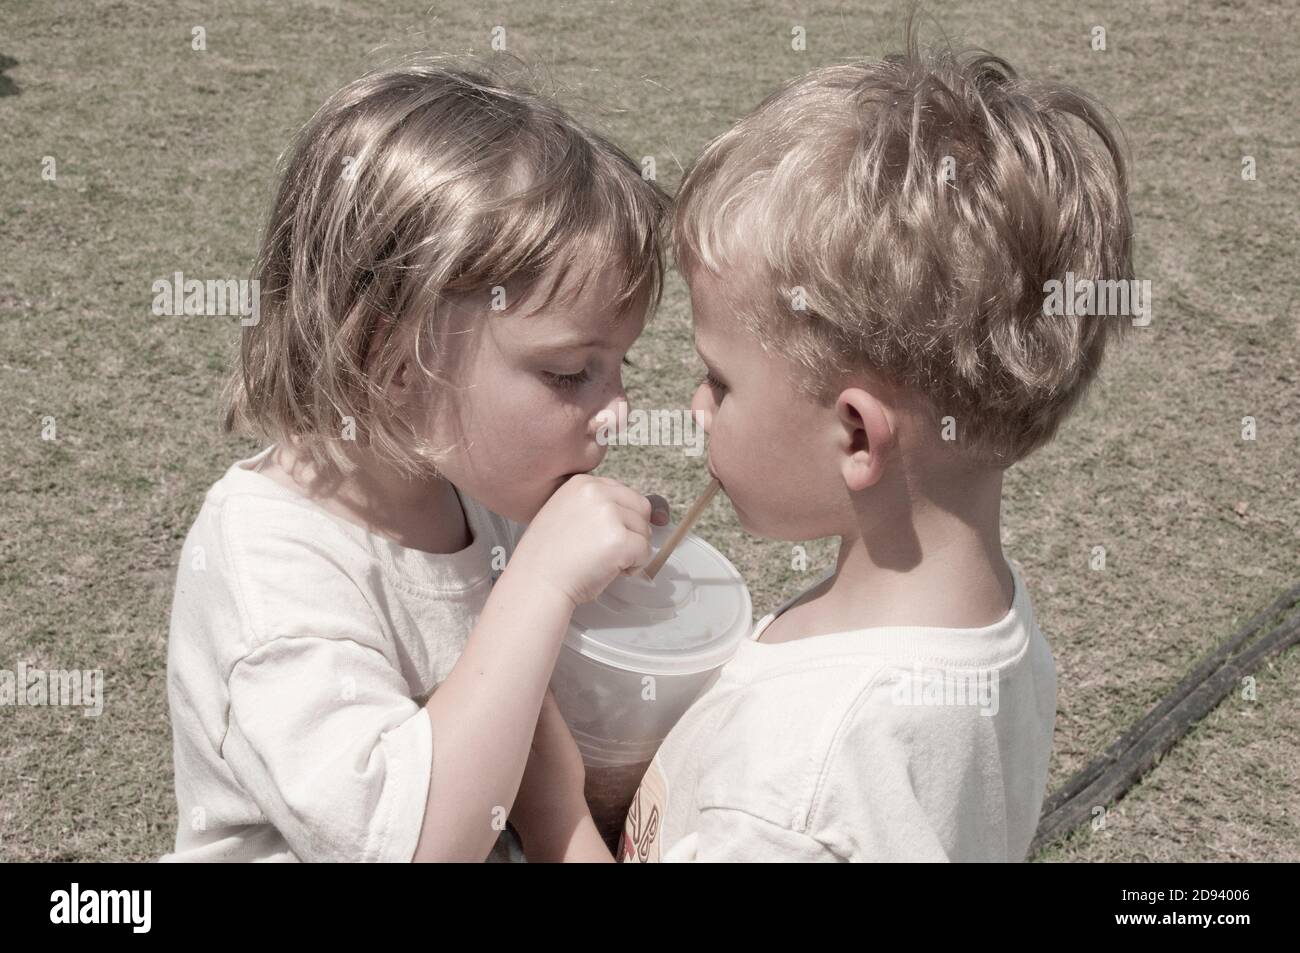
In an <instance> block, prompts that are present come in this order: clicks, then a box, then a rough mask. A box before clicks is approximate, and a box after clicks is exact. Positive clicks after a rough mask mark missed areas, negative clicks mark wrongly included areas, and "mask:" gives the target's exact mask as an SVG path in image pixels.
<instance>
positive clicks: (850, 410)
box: [835, 387, 897, 493]
mask: <svg viewBox="0 0 1300 953" xmlns="http://www.w3.org/2000/svg"><path fill="white" fill-rule="evenodd" d="M835 413H836V416H837V417H838V418H839V424H840V427H841V434H842V436H841V445H842V447H843V450H844V455H843V457H842V458H841V462H840V471H841V472H842V473H843V475H844V485H845V486H847V487H848V488H849V492H850V493H856V492H858V491H859V490H865V489H866V488H867V487H869V486H874V485H875V484H876V483H878V482H879V481H880V478H881V477H882V476H884V473H885V461H886V459H887V458H888V457H889V455H890V453H892V452H893V449H894V447H895V445H896V442H897V430H896V428H895V420H894V415H893V413H892V411H891V410H890V409H889V408H888V407H887V406H885V404H884V403H883V402H882V401H881V400H880V399H878V398H877V397H876V396H874V395H873V394H871V393H870V392H868V391H865V390H863V389H862V388H860V387H847V388H845V389H844V390H843V391H841V392H840V395H839V397H837V398H836V399H835Z"/></svg>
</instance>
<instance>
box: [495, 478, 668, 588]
mask: <svg viewBox="0 0 1300 953" xmlns="http://www.w3.org/2000/svg"><path fill="white" fill-rule="evenodd" d="M659 514H662V516H660V515H659ZM652 518H653V521H654V523H655V524H656V525H663V524H664V523H667V522H668V504H667V502H666V501H665V500H664V499H663V497H658V496H656V497H645V496H642V495H641V494H640V493H637V492H636V491H635V490H632V489H630V488H628V487H626V486H624V485H623V484H622V483H619V482H618V481H617V480H611V479H609V478H608V477H596V476H590V475H589V474H579V475H577V476H574V477H570V478H569V479H568V480H567V481H566V482H565V483H564V485H563V486H561V487H560V488H559V489H558V490H556V492H555V495H554V496H552V497H551V498H550V499H549V500H547V502H546V505H545V506H543V507H542V509H541V511H540V512H539V513H538V514H537V516H536V517H535V518H534V519H533V521H532V523H531V524H529V527H528V531H527V532H525V533H524V536H523V539H521V540H520V541H519V545H518V547H516V549H515V552H514V555H513V556H512V557H511V558H510V564H509V565H510V567H512V568H514V569H515V571H516V572H519V573H524V574H526V576H527V577H531V578H532V579H534V580H535V581H536V582H538V583H540V584H543V585H546V586H548V587H550V588H553V589H555V590H556V591H558V592H560V593H562V594H563V595H564V596H566V597H567V598H568V599H569V600H570V601H571V602H572V603H573V605H574V606H579V605H581V604H583V603H584V602H590V601H591V600H593V599H595V598H596V597H597V596H598V595H600V594H601V592H603V591H604V589H605V587H606V586H608V585H609V584H610V583H611V582H613V581H614V579H615V578H616V577H617V576H618V575H619V574H620V573H629V572H633V571H635V570H637V569H639V568H640V567H642V566H644V565H645V564H646V563H648V562H649V561H650V555H651V549H650V527H651V523H652ZM521 567H522V568H521ZM508 571H509V569H507V572H508Z"/></svg>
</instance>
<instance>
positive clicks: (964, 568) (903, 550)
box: [788, 471, 1015, 635]
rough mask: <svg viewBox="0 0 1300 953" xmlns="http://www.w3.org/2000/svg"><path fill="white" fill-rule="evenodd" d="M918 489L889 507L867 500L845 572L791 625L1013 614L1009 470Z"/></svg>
mask: <svg viewBox="0 0 1300 953" xmlns="http://www.w3.org/2000/svg"><path fill="white" fill-rule="evenodd" d="M927 490H929V488H927ZM916 493H917V491H916V488H915V487H912V488H900V491H899V494H898V495H897V496H896V497H895V499H896V500H897V501H898V503H899V505H897V506H883V507H882V506H880V505H879V503H880V501H879V499H877V500H876V501H875V502H874V503H873V504H872V505H871V506H870V507H868V506H866V505H865V504H864V505H863V506H862V507H860V508H859V509H858V511H857V515H858V519H857V526H856V530H857V531H856V532H852V531H850V532H846V533H844V534H843V536H842V540H841V543H840V552H839V558H838V560H837V566H836V573H835V576H834V577H833V578H832V579H831V580H830V581H829V583H828V584H827V585H826V586H825V587H822V588H821V594H820V595H816V596H815V597H814V598H812V599H810V600H809V601H808V603H806V605H807V609H805V610H804V612H803V616H804V618H803V620H802V621H801V622H800V624H799V625H798V626H792V627H790V629H789V630H788V631H789V634H793V632H794V631H796V630H805V629H807V630H808V631H807V633H806V634H808V635H813V634H823V633H826V632H838V631H848V630H852V629H861V628H876V627H880V626H926V627H936V628H958V629H966V628H979V627H982V626H987V625H992V624H993V623H995V622H997V621H999V620H1001V619H1002V618H1003V617H1005V616H1006V614H1007V612H1008V611H1009V610H1010V608H1011V603H1012V599H1013V597H1014V592H1015V583H1014V579H1013V577H1012V575H1011V570H1010V569H1009V568H1008V566H1007V564H1006V560H1005V559H1004V557H1003V555H1002V542H1001V519H1000V516H1001V501H1002V474H1001V472H1000V471H993V472H991V473H985V474H980V475H977V476H974V477H970V478H964V479H963V480H961V481H957V482H955V483H954V484H953V485H952V486H950V487H949V488H947V489H945V490H943V491H942V492H940V493H938V494H936V495H935V496H921V497H920V498H919V499H918V497H917V495H916ZM908 497H910V501H907V498H908ZM813 630H815V631H813Z"/></svg>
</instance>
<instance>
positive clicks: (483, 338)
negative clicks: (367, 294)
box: [426, 269, 645, 522]
mask: <svg viewBox="0 0 1300 953" xmlns="http://www.w3.org/2000/svg"><path fill="white" fill-rule="evenodd" d="M616 280H617V278H616V274H615V272H614V271H613V270H612V269H610V270H606V271H604V272H601V273H597V274H594V275H592V276H591V278H590V279H589V280H588V282H587V285H586V288H585V289H584V290H583V292H582V293H581V294H579V295H576V296H573V295H571V294H569V292H570V291H571V287H563V288H561V289H560V293H559V294H558V295H556V297H555V299H554V300H553V301H552V302H551V303H550V304H549V305H547V306H546V307H545V308H540V309H539V307H538V306H539V305H540V304H541V302H542V301H543V300H544V297H545V290H546V288H545V285H544V284H541V286H540V287H538V286H535V287H534V288H532V289H529V290H528V291H526V292H522V293H521V294H522V297H521V298H520V300H518V301H515V300H512V299H510V298H509V297H507V300H506V302H505V304H506V308H505V310H498V311H494V310H492V307H491V301H490V299H489V298H487V297H486V296H485V300H484V301H482V302H478V301H468V302H464V303H463V304H462V305H458V306H457V307H456V308H455V309H453V313H452V314H451V315H450V316H449V320H448V322H447V324H446V329H447V330H446V336H445V337H444V338H443V341H444V343H445V346H446V347H447V348H449V349H450V351H449V352H450V353H456V354H458V366H457V367H455V368H453V369H452V371H451V372H450V374H449V377H450V378H451V380H452V381H453V382H454V383H453V384H452V386H450V387H449V386H447V385H439V384H434V385H432V387H431V390H430V393H429V394H428V397H427V399H428V403H429V404H430V405H432V407H433V408H434V410H433V412H432V414H431V415H430V423H429V426H428V427H427V429H426V436H427V438H428V439H429V440H430V441H431V442H433V443H435V444H436V445H438V446H454V449H453V450H452V452H451V453H450V454H448V455H447V456H446V457H444V458H443V459H442V461H441V462H440V464H439V466H440V469H441V470H442V473H443V475H444V476H445V477H446V478H447V479H449V480H450V481H451V482H452V483H454V484H455V485H456V486H457V487H458V488H460V489H461V490H463V491H464V492H466V493H468V494H469V495H470V496H471V497H473V498H474V499H475V500H477V501H478V502H480V503H482V504H483V505H484V506H486V507H487V508H488V509H491V510H493V511H494V512H497V513H499V514H501V515H502V516H505V517H507V518H509V519H512V520H515V521H518V522H528V521H530V520H531V519H532V518H533V517H534V516H536V515H537V512H538V510H540V509H541V508H542V505H543V504H544V503H545V502H546V501H547V500H548V499H550V497H551V495H552V494H553V493H554V492H555V491H556V490H557V489H559V487H560V486H561V484H563V483H564V481H565V480H567V479H568V478H569V477H571V476H573V475H574V474H575V473H585V472H587V471H590V470H593V469H595V468H596V467H597V466H598V465H599V464H600V462H601V461H602V460H603V459H604V457H605V451H606V447H605V446H603V445H601V444H600V443H598V442H597V441H596V433H597V429H598V425H599V420H598V417H597V415H599V414H600V413H601V411H606V410H612V411H615V412H616V411H617V406H618V403H619V401H624V400H626V399H627V395H626V393H625V392H624V390H623V377H622V362H623V357H624V355H626V354H627V351H628V349H629V348H630V347H631V346H632V344H633V342H634V341H636V339H637V337H638V336H640V334H641V331H642V329H643V327H644V325H645V317H644V314H645V309H644V307H643V306H640V307H637V308H634V309H633V310H632V311H631V312H630V313H629V314H628V315H626V316H622V317H619V316H617V315H615V314H614V313H613V311H612V309H611V307H610V302H611V301H612V300H613V299H614V296H615V293H616V290H617V285H616ZM539 284H540V283H539ZM510 290H511V289H507V296H508V295H509V294H510ZM638 305H642V303H640V302H638Z"/></svg>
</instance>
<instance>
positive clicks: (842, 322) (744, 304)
mask: <svg viewBox="0 0 1300 953" xmlns="http://www.w3.org/2000/svg"><path fill="white" fill-rule="evenodd" d="M1127 192H1128V177H1127V172H1126V168H1125V160H1124V155H1123V152H1122V150H1121V147H1120V139H1119V136H1118V134H1117V133H1116V131H1115V130H1114V129H1113V128H1112V125H1111V124H1110V123H1109V122H1108V121H1107V118H1106V114H1105V111H1104V109H1103V107H1101V106H1100V105H1099V104H1098V103H1097V102H1095V101H1094V100H1093V99H1091V98H1090V97H1089V96H1087V95H1086V94H1084V93H1082V92H1080V91H1079V90H1076V89H1072V88H1070V87H1068V86H1064V85H1061V84H1058V83H1051V82H1039V81H1033V80H1029V79H1024V78H1022V77H1020V76H1018V75H1017V73H1016V71H1015V70H1014V69H1013V68H1012V67H1011V66H1010V65H1009V64H1008V63H1007V62H1006V61H1005V60H1002V59H1000V58H999V57H997V56H993V55H992V54H989V53H986V52H983V51H978V50H973V51H962V52H956V51H953V50H952V49H951V48H949V47H947V46H939V47H936V48H931V49H925V50H922V49H921V48H920V46H919V44H918V42H917V38H916V33H915V31H914V29H913V27H912V24H911V22H910V21H909V26H908V31H907V37H906V44H905V50H904V52H903V53H901V54H898V55H894V56H890V57H887V58H885V59H884V60H880V61H874V62H858V63H852V64H849V65H840V66H826V67H823V68H820V69H815V70H813V71H812V72H810V73H808V74H807V75H805V76H802V77H800V78H798V79H796V80H794V81H792V82H790V83H788V84H787V85H786V86H784V87H783V88H782V89H780V90H778V91H776V92H775V93H773V94H772V95H771V96H769V97H768V98H767V99H766V100H764V101H763V103H762V104H761V105H759V106H758V107H757V108H756V109H755V110H754V111H753V112H751V113H750V114H749V115H748V116H746V117H744V118H743V119H741V120H740V122H739V123H737V124H736V125H735V126H734V127H733V128H732V129H731V130H729V131H728V132H726V133H724V134H723V135H721V136H719V137H718V138H717V139H715V140H714V141H713V142H712V143H710V144H709V146H708V147H707V148H706V149H705V150H704V152H703V154H702V155H701V156H700V158H699V159H698V160H697V161H696V163H695V164H694V166H693V167H692V168H691V170H690V171H689V173H688V174H687V176H686V177H685V179H684V181H683V183H682V186H681V188H680V190H679V191H678V193H677V199H676V212H675V219H674V226H673V236H672V241H673V245H674V250H675V253H676V258H677V260H678V264H679V266H680V267H681V268H682V270H683V272H684V273H689V272H690V271H691V270H692V269H694V268H696V267H703V268H706V269H708V270H709V271H711V272H714V273H715V274H716V273H719V272H723V271H732V272H734V271H735V270H736V269H741V268H744V269H746V270H747V271H746V274H747V277H746V278H744V279H742V280H733V281H731V282H729V284H730V286H731V287H732V288H733V289H735V290H734V294H735V295H736V296H737V298H740V299H743V300H741V301H737V302H736V304H737V314H738V316H739V317H740V319H741V320H742V322H743V323H744V324H745V325H746V326H747V327H749V328H750V330H751V331H752V332H754V333H755V334H756V335H757V336H758V338H759V340H760V341H762V342H763V343H764V344H765V345H766V346H768V347H775V348H779V350H780V351H781V352H782V353H784V354H787V355H789V356H790V358H791V359H792V360H793V361H794V362H795V365H796V367H797V369H798V378H799V380H798V383H799V384H800V386H801V387H802V388H803V389H804V390H805V391H806V392H807V393H808V394H810V395H812V396H815V397H817V398H819V399H821V400H823V401H833V400H834V397H835V394H837V393H838V392H839V390H840V389H841V387H842V386H843V383H844V381H845V379H846V376H847V375H850V374H853V373H855V372H860V371H866V372H874V373H877V374H879V375H881V376H883V377H885V378H886V379H888V380H890V381H892V382H894V383H897V384H900V385H902V386H904V387H906V388H907V389H908V390H909V391H910V392H911V393H914V394H919V395H922V396H923V397H924V398H926V400H927V402H928V404H929V406H930V409H931V410H932V411H933V412H934V415H935V416H936V417H938V416H940V415H951V416H952V417H954V418H955V419H956V421H957V424H958V432H959V434H960V437H959V439H958V441H957V442H956V443H954V444H953V446H954V448H955V449H957V450H959V452H961V454H962V459H963V460H965V461H966V462H968V463H970V464H971V465H975V466H995V467H1005V466H1008V465H1010V464H1012V463H1014V462H1015V461H1017V460H1019V459H1021V458H1022V457H1024V456H1025V455H1026V454H1028V453H1030V452H1031V451H1032V450H1034V449H1035V448H1036V447H1039V446H1041V445H1043V444H1044V443H1046V442H1047V441H1048V440H1050V439H1051V437H1052V435H1053V434H1054V433H1055V431H1056V429H1057V427H1058V425H1059V424H1060V422H1061V421H1062V420H1063V419H1064V418H1065V417H1066V415H1067V414H1068V413H1069V412H1070V410H1071V409H1072V408H1073V407H1074V406H1075V404H1076V403H1077V401H1078V399H1079V398H1080V396H1081V395H1082V394H1083V393H1084V391H1085V390H1086V388H1087V386H1088V384H1089V382H1090V381H1091V380H1092V379H1093V377H1094V375H1095V374H1096V372H1097V368H1098V365H1099V364H1100V362H1101V358H1102V353H1103V351H1104V349H1105V346H1106V341H1107V339H1108V338H1112V337H1114V336H1115V335H1117V334H1119V333H1120V332H1121V331H1122V330H1123V328H1124V326H1125V325H1126V324H1127V323H1128V319H1126V318H1124V317H1122V316H1117V315H1100V316H1074V315H1073V312H1071V313H1070V314H1069V315H1067V316H1060V315H1048V314H1045V313H1044V303H1045V298H1046V287H1047V283H1049V282H1052V281H1061V282H1064V281H1065V280H1066V279H1067V277H1068V276H1069V275H1074V276H1077V277H1078V278H1080V279H1085V278H1086V279H1088V280H1090V281H1094V282H1108V283H1117V282H1120V281H1127V280H1128V279H1131V278H1132V275H1133V265H1132V235H1133V226H1132V221H1131V218H1130V213H1129V205H1128V195H1127ZM688 277H689V275H688ZM935 432H936V433H938V428H937V426H936V429H935Z"/></svg>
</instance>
